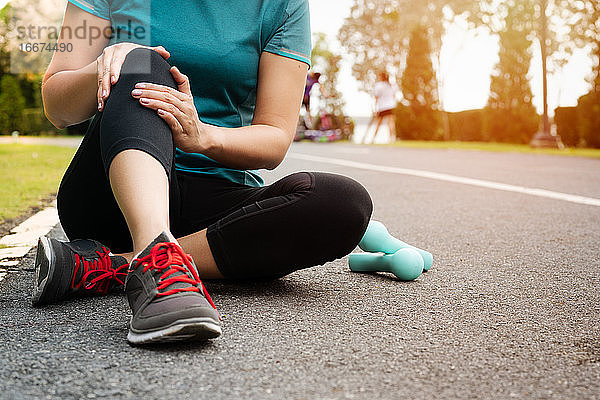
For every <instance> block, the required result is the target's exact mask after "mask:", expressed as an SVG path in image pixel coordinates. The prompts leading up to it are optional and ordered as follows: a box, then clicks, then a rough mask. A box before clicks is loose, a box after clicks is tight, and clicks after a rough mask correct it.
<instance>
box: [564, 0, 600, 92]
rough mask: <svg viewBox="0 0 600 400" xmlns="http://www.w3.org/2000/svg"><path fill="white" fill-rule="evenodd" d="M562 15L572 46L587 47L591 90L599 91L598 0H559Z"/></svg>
mask: <svg viewBox="0 0 600 400" xmlns="http://www.w3.org/2000/svg"><path fill="white" fill-rule="evenodd" d="M560 7H561V9H562V10H564V12H563V17H564V19H566V20H567V21H568V24H569V27H570V35H569V36H570V38H571V40H572V41H573V44H574V46H577V47H581V48H588V50H589V53H590V55H591V56H592V58H593V60H594V64H593V65H594V66H593V70H592V75H591V77H590V83H591V84H592V90H593V91H596V92H600V1H599V0H580V1H566V0H562V1H560Z"/></svg>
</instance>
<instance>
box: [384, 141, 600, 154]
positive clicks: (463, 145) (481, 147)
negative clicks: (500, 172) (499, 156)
mask: <svg viewBox="0 0 600 400" xmlns="http://www.w3.org/2000/svg"><path fill="white" fill-rule="evenodd" d="M377 146H391V147H402V148H411V149H456V150H476V151H493V152H513V153H529V154H550V155H560V156H574V157H589V158H600V149H576V148H567V149H564V150H558V149H534V148H531V147H529V146H528V145H526V144H509V143H483V142H429V141H420V140H401V141H398V142H396V143H391V144H384V145H377Z"/></svg>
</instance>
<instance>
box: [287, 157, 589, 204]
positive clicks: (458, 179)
mask: <svg viewBox="0 0 600 400" xmlns="http://www.w3.org/2000/svg"><path fill="white" fill-rule="evenodd" d="M288 157H290V158H294V159H296V160H303V161H313V162H321V163H326V164H333V165H340V166H343V167H351V168H358V169H364V170H369V171H377V172H388V173H391V174H400V175H410V176H417V177H420V178H428V179H435V180H438V181H445V182H453V183H460V184H463V185H471V186H478V187H484V188H488V189H495V190H504V191H506V192H514V193H523V194H528V195H531V196H538V197H545V198H548V199H555V200H562V201H568V202H571V203H576V204H585V205H588V206H596V207H600V199H594V198H592V197H584V196H577V195H573V194H568V193H561V192H553V191H551V190H544V189H536V188H528V187H525V186H516V185H508V184H505V183H498V182H492V181H485V180H482V179H472V178H465V177H462V176H456V175H449V174H441V173H438V172H430V171H423V170H418V169H408V168H396V167H387V166H385V165H376V164H368V163H363V162H357V161H350V160H343V159H340V158H330V157H319V156H313V155H309V154H301V153H291V152H290V153H289V154H288Z"/></svg>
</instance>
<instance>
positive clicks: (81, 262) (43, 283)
mask: <svg viewBox="0 0 600 400" xmlns="http://www.w3.org/2000/svg"><path fill="white" fill-rule="evenodd" d="M128 267H129V264H128V263H127V260H126V259H125V258H123V257H120V256H115V255H113V254H112V253H111V252H110V250H109V249H108V247H106V246H104V245H103V244H102V243H99V242H97V241H95V240H88V239H80V240H74V241H72V242H60V241H58V240H56V239H52V238H49V237H46V236H42V237H41V238H40V239H39V241H38V247H37V253H36V256H35V278H34V282H33V295H32V299H31V302H32V304H33V305H34V306H41V305H44V304H51V303H56V302H58V301H61V300H65V299H68V298H71V297H75V296H83V295H95V296H101V295H105V294H108V293H109V292H115V291H119V292H121V293H123V289H124V283H125V277H126V276H127V268H128Z"/></svg>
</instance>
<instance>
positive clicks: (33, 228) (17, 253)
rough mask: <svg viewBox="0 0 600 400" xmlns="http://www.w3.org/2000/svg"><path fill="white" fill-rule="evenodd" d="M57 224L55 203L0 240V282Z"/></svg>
mask: <svg viewBox="0 0 600 400" xmlns="http://www.w3.org/2000/svg"><path fill="white" fill-rule="evenodd" d="M56 224H58V210H57V209H56V201H54V202H53V203H52V206H51V207H47V208H45V209H43V210H42V211H39V212H38V213H36V214H34V215H32V216H31V217H29V218H28V219H27V220H25V221H23V222H22V223H21V224H20V225H18V226H16V227H14V228H12V229H11V230H10V233H9V234H8V235H6V236H4V237H3V238H0V282H2V280H3V279H4V278H5V277H6V275H7V274H8V273H9V272H11V270H10V268H14V267H16V266H17V265H19V263H20V262H21V259H22V258H23V257H24V256H25V255H26V254H27V253H28V252H29V250H31V248H32V247H34V246H35V245H36V244H37V241H38V239H39V238H40V236H43V235H45V234H47V233H48V232H50V230H51V229H52V228H54V226H56Z"/></svg>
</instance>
